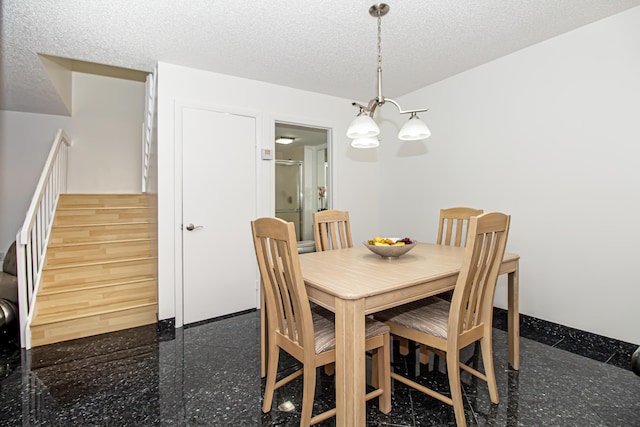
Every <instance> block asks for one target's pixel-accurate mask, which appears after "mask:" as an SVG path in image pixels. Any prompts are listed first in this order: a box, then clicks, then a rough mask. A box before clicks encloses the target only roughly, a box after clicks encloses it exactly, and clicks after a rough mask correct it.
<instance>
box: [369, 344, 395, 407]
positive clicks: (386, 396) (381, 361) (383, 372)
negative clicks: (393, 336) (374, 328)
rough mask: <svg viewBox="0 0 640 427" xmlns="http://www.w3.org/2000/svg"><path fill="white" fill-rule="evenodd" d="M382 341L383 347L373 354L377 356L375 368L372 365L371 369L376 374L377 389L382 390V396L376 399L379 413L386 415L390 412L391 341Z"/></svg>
mask: <svg viewBox="0 0 640 427" xmlns="http://www.w3.org/2000/svg"><path fill="white" fill-rule="evenodd" d="M383 341H384V344H383V346H382V347H379V348H378V349H377V350H376V351H375V352H374V354H375V355H377V360H376V364H377V366H376V364H373V369H375V370H376V371H377V373H378V378H377V383H378V384H377V387H378V388H381V389H382V394H381V395H380V396H379V397H378V407H379V408H380V412H382V413H383V414H388V413H389V412H391V373H390V372H391V341H390V340H389V339H388V338H385V339H384V340H383ZM376 368H377V369H376Z"/></svg>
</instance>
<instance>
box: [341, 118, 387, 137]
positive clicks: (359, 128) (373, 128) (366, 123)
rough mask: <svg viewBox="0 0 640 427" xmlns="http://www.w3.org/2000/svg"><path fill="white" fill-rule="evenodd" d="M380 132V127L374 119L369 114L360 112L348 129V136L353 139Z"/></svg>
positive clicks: (375, 134)
mask: <svg viewBox="0 0 640 427" xmlns="http://www.w3.org/2000/svg"><path fill="white" fill-rule="evenodd" d="M379 133H380V128H379V127H378V125H377V124H376V122H374V121H373V119H372V118H371V117H370V116H369V115H367V114H364V113H363V114H358V117H356V118H355V119H353V121H352V122H351V124H350V125H349V128H348V129H347V136H348V137H349V138H351V139H357V138H371V137H374V136H377V135H378V134H379Z"/></svg>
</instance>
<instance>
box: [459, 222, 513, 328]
mask: <svg viewBox="0 0 640 427" xmlns="http://www.w3.org/2000/svg"><path fill="white" fill-rule="evenodd" d="M510 219H511V218H510V216H509V215H505V214H503V213H499V212H489V213H486V214H482V215H479V216H474V217H472V218H471V219H470V221H469V230H468V234H467V238H468V241H467V246H466V250H465V256H464V261H463V265H462V268H461V270H460V275H459V276H458V281H457V283H456V287H455V289H454V292H453V297H452V299H451V311H450V313H449V337H450V338H451V337H457V336H458V335H461V334H464V333H465V332H466V331H469V330H471V329H473V328H476V327H478V326H479V325H482V324H484V323H487V322H488V323H489V324H490V320H491V317H490V316H492V314H493V298H494V294H495V288H496V282H497V280H498V273H499V270H500V265H501V264H502V259H503V257H504V251H505V247H506V242H507V236H508V233H509V222H510Z"/></svg>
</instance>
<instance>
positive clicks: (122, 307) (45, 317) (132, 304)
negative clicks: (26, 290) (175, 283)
mask: <svg viewBox="0 0 640 427" xmlns="http://www.w3.org/2000/svg"><path fill="white" fill-rule="evenodd" d="M157 305H158V304H157V302H146V301H128V302H123V303H120V304H110V305H109V306H108V307H87V308H83V309H75V310H72V311H66V312H58V313H52V314H40V313H38V314H37V315H36V316H35V317H34V319H33V322H31V326H32V327H36V326H44V325H50V324H53V323H60V322H66V321H69V320H75V319H82V318H87V317H92V316H99V315H102V314H107V313H116V312H119V311H126V310H131V309H136V308H142V307H156V306H157Z"/></svg>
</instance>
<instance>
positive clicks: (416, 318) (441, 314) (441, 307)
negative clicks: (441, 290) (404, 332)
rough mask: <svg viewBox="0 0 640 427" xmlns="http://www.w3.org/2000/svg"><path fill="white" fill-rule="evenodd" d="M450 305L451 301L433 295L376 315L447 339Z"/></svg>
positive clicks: (377, 317) (384, 320)
mask: <svg viewBox="0 0 640 427" xmlns="http://www.w3.org/2000/svg"><path fill="white" fill-rule="evenodd" d="M450 307H451V304H450V303H449V301H445V300H443V299H441V298H437V297H431V298H427V299H425V300H420V301H415V302H412V303H409V304H405V305H401V306H398V307H394V308H390V309H389V310H385V311H381V312H380V313H376V314H375V316H374V317H375V318H376V320H379V321H381V322H391V323H395V324H397V325H400V326H404V327H405V328H409V329H414V330H417V331H419V332H423V333H425V334H429V335H433V336H435V337H438V338H442V339H445V340H446V339H447V325H448V323H449V309H450Z"/></svg>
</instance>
